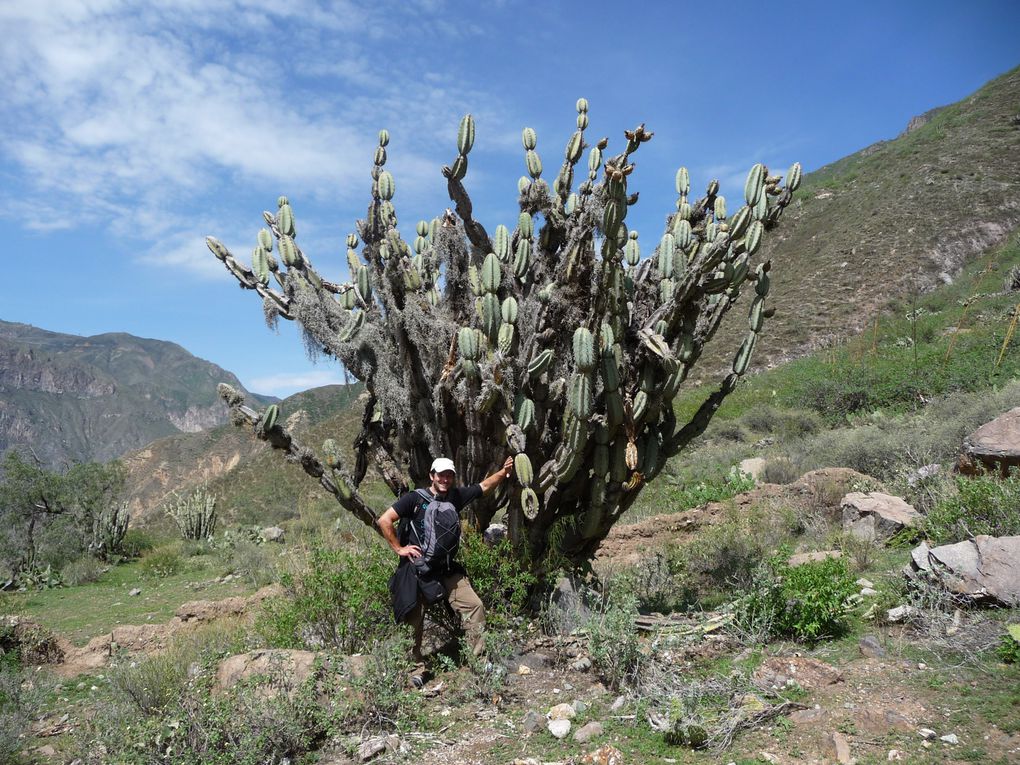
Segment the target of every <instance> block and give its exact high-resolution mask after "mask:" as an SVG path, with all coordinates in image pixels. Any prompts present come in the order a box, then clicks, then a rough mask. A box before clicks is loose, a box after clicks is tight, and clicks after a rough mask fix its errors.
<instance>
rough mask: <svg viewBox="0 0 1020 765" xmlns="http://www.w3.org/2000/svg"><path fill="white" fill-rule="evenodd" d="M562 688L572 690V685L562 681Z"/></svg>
mask: <svg viewBox="0 0 1020 765" xmlns="http://www.w3.org/2000/svg"><path fill="white" fill-rule="evenodd" d="M563 690H565V691H572V690H574V686H573V685H571V684H570V683H564V684H563Z"/></svg>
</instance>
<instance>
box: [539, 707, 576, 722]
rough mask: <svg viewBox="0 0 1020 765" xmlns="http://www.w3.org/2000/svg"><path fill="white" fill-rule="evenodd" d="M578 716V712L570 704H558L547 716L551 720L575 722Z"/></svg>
mask: <svg viewBox="0 0 1020 765" xmlns="http://www.w3.org/2000/svg"><path fill="white" fill-rule="evenodd" d="M576 716H577V712H576V710H575V709H574V707H573V706H571V705H570V704H557V705H556V706H554V707H552V708H551V709H550V710H549V712H548V714H547V715H546V717H548V718H549V719H550V720H573V719H574V717H576Z"/></svg>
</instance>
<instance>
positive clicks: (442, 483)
mask: <svg viewBox="0 0 1020 765" xmlns="http://www.w3.org/2000/svg"><path fill="white" fill-rule="evenodd" d="M431 475H432V492H433V493H434V494H446V492H448V491H449V490H450V488H451V487H452V486H453V485H454V483H455V482H456V480H457V474H456V473H454V472H453V471H452V470H444V471H443V472H442V473H432V474H431Z"/></svg>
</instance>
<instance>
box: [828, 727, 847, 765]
mask: <svg viewBox="0 0 1020 765" xmlns="http://www.w3.org/2000/svg"><path fill="white" fill-rule="evenodd" d="M829 746H830V747H831V749H832V753H833V754H834V755H835V757H836V762H840V763H842V764H843V765H850V763H852V762H853V758H852V757H851V756H850V742H849V741H847V740H846V736H844V735H843V734H842V733H840V732H839V731H836V732H835V733H831V734H830V735H829Z"/></svg>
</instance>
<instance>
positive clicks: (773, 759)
mask: <svg viewBox="0 0 1020 765" xmlns="http://www.w3.org/2000/svg"><path fill="white" fill-rule="evenodd" d="M758 756H759V757H761V759H763V760H765V762H771V763H773V765H778V764H779V758H778V757H776V756H775V755H774V754H772V753H771V752H762V753H761V754H759V755H758Z"/></svg>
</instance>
